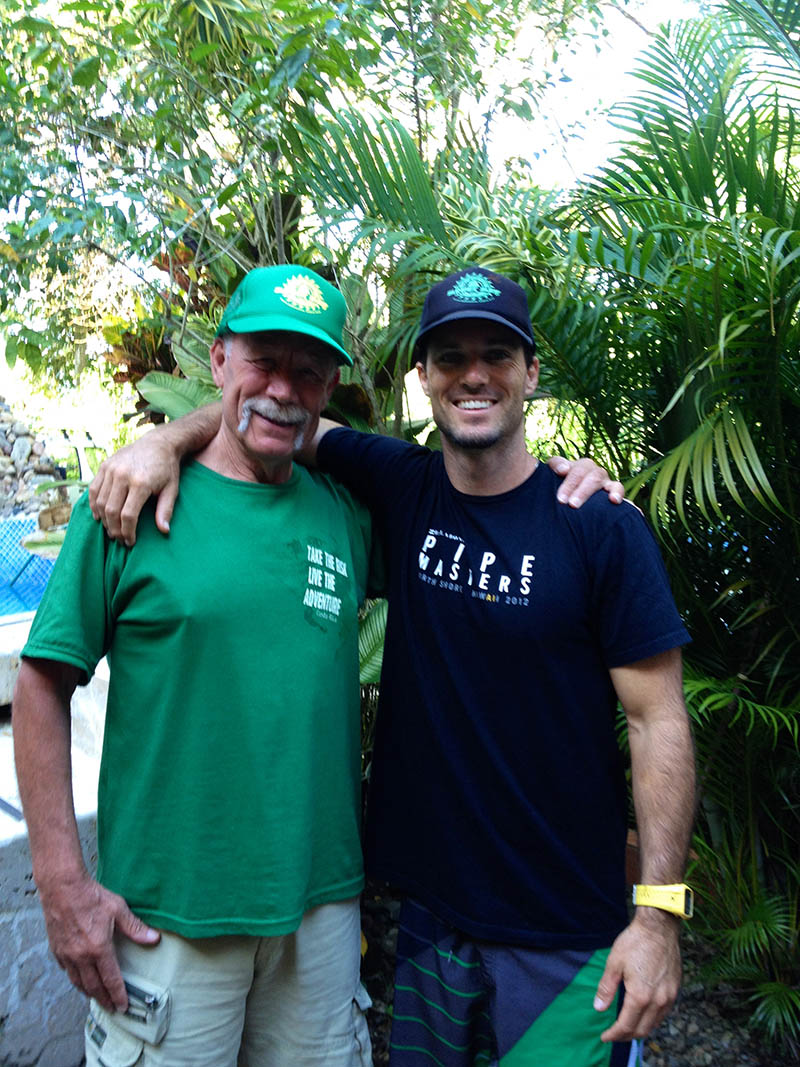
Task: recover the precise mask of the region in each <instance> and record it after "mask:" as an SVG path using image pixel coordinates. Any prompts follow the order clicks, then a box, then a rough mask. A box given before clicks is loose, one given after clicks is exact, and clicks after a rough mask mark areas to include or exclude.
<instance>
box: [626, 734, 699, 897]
mask: <svg viewBox="0 0 800 1067" xmlns="http://www.w3.org/2000/svg"><path fill="white" fill-rule="evenodd" d="M629 738H630V749H631V769H632V778H633V801H634V808H635V811H636V824H637V828H638V831H639V850H640V856H641V880H642V882H643V883H645V884H648V885H668V884H671V883H673V882H680V881H682V880H683V877H684V874H685V871H686V861H687V857H688V851H689V840H690V837H691V832H692V823H693V822H694V807H695V768H694V751H693V746H692V738H691V733H690V730H689V722H688V718H687V717H686V716H685V714H683V715H681V714H674V715H670V714H665V715H664V716H663V717H661V718H654V719H651V720H648V721H647V722H646V723H640V724H637V725H635V726H633V727H632V728H631V729H630V733H629Z"/></svg>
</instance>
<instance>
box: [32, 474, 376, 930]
mask: <svg viewBox="0 0 800 1067" xmlns="http://www.w3.org/2000/svg"><path fill="white" fill-rule="evenodd" d="M369 552H370V532H369V519H368V516H367V515H366V512H365V511H364V510H363V509H362V508H361V507H360V506H359V505H356V504H355V503H354V501H353V499H352V497H350V495H349V494H348V493H347V492H346V491H345V490H343V489H341V488H340V487H339V486H338V485H336V483H334V482H333V481H332V480H331V479H329V478H327V477H326V476H324V475H319V474H316V473H315V474H311V473H309V472H307V471H305V470H302V469H300V468H295V470H294V472H293V474H292V477H291V478H290V480H289V481H288V482H286V483H284V484H283V485H279V486H267V485H260V484H253V483H249V482H239V481H235V480H232V479H228V478H224V477H221V476H220V475H218V474H215V473H214V472H212V471H211V470H209V469H207V468H206V467H203V466H201V465H200V464H198V463H193V464H190V465H189V466H188V467H187V468H186V469H185V471H184V473H183V476H182V479H181V492H180V496H179V498H178V502H177V505H176V509H175V514H174V517H173V520H172V523H171V532H170V534H169V536H168V537H164V536H162V535H161V534H160V533H159V532H158V531H157V530H156V528H155V525H154V523H153V511H152V507H150V508H149V509H148V510H146V511H145V512H144V513H143V515H142V518H141V520H140V522H139V527H138V535H137V542H136V544H135V545H134V546H133V548H130V549H129V548H125V547H124V546H122V545H119V544H116V543H110V542H109V541H108V539H107V538H106V537H105V535H104V534H103V531H102V527H101V526H100V525H99V523H96V522H95V521H94V520H93V519H92V517H91V514H90V512H89V509H88V504H87V501H86V499H85V498H83V499H82V500H81V501H80V502H79V504H78V505H77V507H76V509H75V515H74V517H73V520H72V522H71V523H70V528H69V531H68V534H67V538H66V542H65V544H64V547H63V549H62V552H61V554H60V557H59V559H58V562H57V565H56V568H55V570H54V572H53V575H52V576H51V580H50V582H49V584H48V588H47V590H46V593H45V597H44V598H43V600H42V604H41V607H40V610H39V614H38V615H37V618H36V620H35V623H34V625H33V628H32V630H31V636H30V639H29V642H28V645H27V646H26V648H25V650H24V654H25V655H29V656H36V657H44V658H49V659H57V660H65V661H67V662H70V663H75V664H77V665H79V666H81V667H82V668H83V669H84V670H85V671H86V673H87V675H90V674H91V673H92V671H93V669H94V666H95V664H96V663H97V661H98V660H99V659H100V658H101V657H102V655H103V654H104V653H106V652H107V653H108V658H109V664H110V668H111V683H110V691H109V701H108V711H107V717H106V733H105V740H104V750H103V758H102V765H101V773H100V786H99V804H98V812H99V814H98V843H99V854H100V865H99V878H100V879H101V881H102V882H103V884H104V885H106V886H108V888H110V889H112V890H114V891H115V892H117V893H120V894H121V895H122V896H123V897H125V898H126V900H127V901H128V903H129V904H130V906H131V907H132V909H133V910H134V911H135V912H136V913H137V914H138V915H140V916H141V917H142V918H144V919H145V920H147V921H148V922H150V923H152V924H153V925H155V926H160V927H164V928H166V929H169V930H173V931H175V932H176V933H179V934H182V935H184V936H188V937H192V936H195V937H206V936H217V935H220V934H224V933H247V934H262V935H263V934H281V933H287V932H290V931H291V930H294V929H296V927H297V926H298V925H299V923H300V920H301V918H302V915H303V913H304V912H305V911H306V910H307V909H308V908H310V907H313V906H315V905H317V904H320V903H323V902H325V901H331V900H342V899H346V898H348V897H351V896H355V895H356V894H357V893H358V892H359V890H360V888H361V885H362V881H363V874H362V860H361V850H360V839H359V838H360V835H359V817H360V751H359V749H360V744H359V691H358V643H357V620H356V611H357V607H358V604H359V603H360V601H361V600H362V598H363V596H364V592H365V587H366V581H367V568H368V561H369Z"/></svg>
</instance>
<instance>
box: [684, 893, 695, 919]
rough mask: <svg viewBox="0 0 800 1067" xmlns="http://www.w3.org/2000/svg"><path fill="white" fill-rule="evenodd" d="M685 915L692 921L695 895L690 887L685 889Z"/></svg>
mask: <svg viewBox="0 0 800 1067" xmlns="http://www.w3.org/2000/svg"><path fill="white" fill-rule="evenodd" d="M683 914H684V916H685V917H686V918H687V919H691V917H692V916H693V915H694V893H693V892H692V890H691V889H690V888H689V886H688V885H687V886H686V887H685V896H684V901H683Z"/></svg>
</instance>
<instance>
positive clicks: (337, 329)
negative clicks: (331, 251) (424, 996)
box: [217, 264, 353, 364]
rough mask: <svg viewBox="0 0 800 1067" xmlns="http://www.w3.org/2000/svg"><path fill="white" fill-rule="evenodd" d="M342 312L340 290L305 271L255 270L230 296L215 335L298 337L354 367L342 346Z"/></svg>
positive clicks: (287, 267) (344, 310)
mask: <svg viewBox="0 0 800 1067" xmlns="http://www.w3.org/2000/svg"><path fill="white" fill-rule="evenodd" d="M346 314H347V306H346V304H345V302H344V297H343V296H342V294H341V293H340V292H339V290H338V289H337V288H336V287H335V286H333V285H331V284H330V282H328V281H326V280H325V279H324V278H322V277H320V275H319V274H315V273H314V271H312V270H309V269H308V267H298V266H294V265H293V264H284V265H282V266H277V267H256V268H255V270H251V271H249V272H248V273H247V274H246V275H245V276H244V278H242V280H241V282H239V284H238V285H237V287H236V289H235V290H234V292H233V294H232V295H231V298H230V300H229V301H228V306H227V307H226V308H225V312H224V314H223V316H222V319H221V321H220V324H219V328H218V330H217V336H219V335H220V334H221V333H227V332H229V331H230V332H231V333H262V332H263V331H265V330H276V331H277V330H280V331H286V332H288V333H302V334H306V335H307V336H308V337H314V338H316V340H318V341H322V342H323V343H324V344H326V345H329V346H330V347H331V348H332V349H334V354H335V355H336V358H337V359H338V361H339V362H340V363H350V364H352V362H353V360H352V357H351V356H350V354H349V353H348V352H347V351H345V349H344V348H343V347H342V331H343V329H344V320H345V316H346Z"/></svg>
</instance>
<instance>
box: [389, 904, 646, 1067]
mask: <svg viewBox="0 0 800 1067" xmlns="http://www.w3.org/2000/svg"><path fill="white" fill-rule="evenodd" d="M399 926H400V929H399V936H398V944H397V970H396V975H395V998H394V1013H393V1022H392V1036H391V1053H390V1060H389V1063H390V1067H635V1065H637V1064H641V1062H642V1061H641V1047H640V1042H638V1041H634V1042H632V1043H630V1042H625V1043H617V1044H613V1045H609V1044H605V1043H603V1042H601V1041H600V1034H601V1033H602V1032H603V1031H604V1030H605V1029H607V1027H608V1026H609V1025H610V1024H611V1019H612V1018H613V1014H614V1012H615V1009H614V1008H613V1007H612V1008H611V1009H610V1010H609V1011H608V1012H604V1013H601V1012H597V1011H595V1010H594V1008H593V1007H592V1004H593V1001H594V996H595V992H596V989H597V983H598V982H599V980H600V976H601V975H602V973H603V969H604V967H605V962H606V958H607V956H608V952H609V949H602V950H599V951H595V952H592V951H587V952H581V951H576V950H574V949H531V948H520V947H515V946H513V945H499V944H495V943H493V942H488V941H476V940H473V939H471V938H470V937H469V936H468V935H466V934H464V933H462V932H461V931H459V930H456V929H454V928H453V927H452V926H450V925H449V924H448V923H445V922H443V921H442V920H440V919H438V918H437V917H436V916H435V915H434V914H433V913H432V912H431V911H429V910H428V909H427V908H426V907H424V906H423V905H422V904H420V903H419V902H417V901H415V900H412V899H409V898H406V899H405V900H404V901H403V905H402V909H401V912H400V922H399ZM618 1007H619V1005H617V1010H618Z"/></svg>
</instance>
